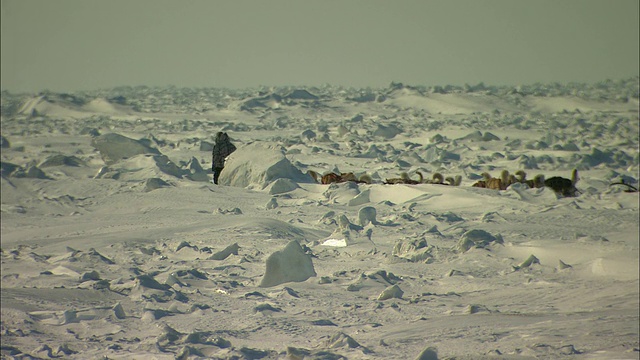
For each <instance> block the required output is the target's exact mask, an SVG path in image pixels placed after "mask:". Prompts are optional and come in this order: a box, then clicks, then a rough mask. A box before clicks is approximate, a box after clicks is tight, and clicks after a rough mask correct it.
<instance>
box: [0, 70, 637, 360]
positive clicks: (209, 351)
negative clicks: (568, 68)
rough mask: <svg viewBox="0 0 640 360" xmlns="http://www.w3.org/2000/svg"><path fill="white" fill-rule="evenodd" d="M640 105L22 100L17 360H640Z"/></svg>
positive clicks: (8, 192)
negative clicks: (222, 152)
mask: <svg viewBox="0 0 640 360" xmlns="http://www.w3.org/2000/svg"><path fill="white" fill-rule="evenodd" d="M638 93H639V91H638V78H637V77H636V78H632V79H628V80H621V81H603V82H601V83H598V84H591V85H589V84H549V85H547V84H534V85H527V86H518V87H493V86H488V85H484V84H478V85H477V86H465V87H455V86H445V87H440V86H437V87H430V88H427V87H416V86H406V85H402V84H395V83H393V84H391V85H390V86H389V87H387V88H384V89H350V88H338V87H332V86H326V87H322V88H316V87H309V88H256V89H246V90H226V89H180V88H149V87H136V88H132V87H122V88H115V89H108V90H100V91H94V92H84V93H74V94H56V93H42V94H37V95H36V94H20V95H16V94H10V93H6V92H3V93H2V122H1V123H2V138H3V139H2V189H1V190H2V193H1V194H2V213H1V215H2V222H1V223H2V224H1V226H2V234H1V235H2V238H1V248H2V257H1V259H2V260H1V273H2V274H1V276H2V287H1V289H2V293H1V295H2V312H1V315H2V316H1V334H0V335H1V339H2V349H1V351H2V358H3V359H4V358H8V359H9V358H18V359H25V358H45V359H46V358H55V357H58V358H69V359H93V358H109V359H150V358H154V359H175V358H179V359H196V358H216V359H285V358H286V359H341V358H348V359H370V358H379V359H416V358H419V359H435V358H439V359H447V358H455V359H529V358H548V359H558V358H565V357H567V358H588V359H638V358H639V357H640V352H639V351H640V344H639V334H640V331H639V328H638V327H639V321H640V317H639V295H640V293H639V288H638V286H639V275H638V271H639V263H638V258H639V245H638V242H639V220H638V216H639V213H638V208H639V203H638V193H637V192H627V191H625V190H627V187H625V186H622V185H611V184H612V183H616V182H620V181H621V180H624V181H625V182H626V183H628V184H630V185H632V186H635V187H636V188H637V187H638V178H639V176H638V171H639V163H640V157H639V152H638V143H639V136H638V134H639V103H638ZM218 131H225V132H227V133H228V134H229V135H230V137H231V139H232V142H233V143H234V144H235V145H236V146H237V147H238V150H237V151H236V152H235V153H234V154H232V155H231V156H230V157H229V159H228V163H227V167H226V168H225V170H224V171H223V173H222V175H221V178H220V182H221V185H219V186H216V185H214V184H212V183H211V182H210V180H211V171H210V168H211V153H210V152H211V145H212V144H213V137H214V136H215V133H216V132H218ZM574 168H575V169H578V172H579V181H578V182H577V188H578V189H579V190H580V194H579V195H578V196H577V197H572V198H563V197H559V196H557V195H556V194H555V193H554V192H553V191H552V190H551V189H550V188H534V189H529V188H528V187H527V186H525V185H524V184H514V185H512V186H510V187H509V188H508V189H507V190H504V191H498V190H491V189H482V188H477V187H472V184H474V183H475V182H476V181H478V180H480V179H481V178H482V175H481V174H482V173H483V172H489V173H490V174H491V175H493V176H496V177H497V176H498V175H499V174H500V172H501V171H502V170H508V171H509V172H511V173H515V172H516V171H517V170H524V171H526V173H527V176H528V178H533V177H534V176H535V175H538V174H543V175H544V176H545V177H546V178H549V177H552V176H562V177H566V178H569V177H570V176H571V172H572V170H573V169H574ZM309 170H313V171H316V172H318V173H320V174H323V173H326V172H329V171H333V172H337V173H339V172H354V173H355V174H356V175H357V176H360V175H362V174H368V175H370V176H371V178H372V179H373V183H371V184H362V183H360V184H356V183H354V182H347V183H340V184H332V185H322V184H318V183H315V182H314V181H313V179H312V178H311V177H310V176H309V175H307V171H309ZM403 172H406V173H407V174H408V175H409V176H410V177H411V178H413V179H417V178H418V175H417V172H420V173H422V174H423V175H424V177H425V179H431V176H432V175H433V174H434V173H436V172H440V173H442V174H443V175H445V176H452V177H453V176H456V175H461V176H462V179H463V180H462V184H461V185H460V186H443V185H434V184H426V183H424V184H417V185H404V184H398V185H385V184H383V182H384V181H385V179H388V178H397V177H399V176H400V175H401V173H403ZM436 354H437V355H436Z"/></svg>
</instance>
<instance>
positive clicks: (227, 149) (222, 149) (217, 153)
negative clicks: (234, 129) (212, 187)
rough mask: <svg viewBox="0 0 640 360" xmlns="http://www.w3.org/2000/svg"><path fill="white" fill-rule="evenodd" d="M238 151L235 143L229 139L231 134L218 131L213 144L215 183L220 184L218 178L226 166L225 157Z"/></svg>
mask: <svg viewBox="0 0 640 360" xmlns="http://www.w3.org/2000/svg"><path fill="white" fill-rule="evenodd" d="M234 151H236V147H235V145H233V144H232V143H231V140H229V135H227V133H226V132H222V131H220V132H218V133H217V134H216V143H215V145H213V151H212V155H213V162H212V164H211V170H213V183H214V184H218V178H219V177H220V172H221V171H222V169H223V168H224V161H225V158H226V157H227V156H229V155H231V153H232V152H234Z"/></svg>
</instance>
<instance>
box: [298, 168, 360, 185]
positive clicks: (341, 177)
mask: <svg viewBox="0 0 640 360" xmlns="http://www.w3.org/2000/svg"><path fill="white" fill-rule="evenodd" d="M307 174H309V176H311V177H312V178H313V179H314V180H315V181H316V182H317V183H320V184H323V185H329V184H333V183H342V182H347V181H353V182H355V183H364V184H371V182H372V178H371V176H369V175H367V174H362V175H360V177H359V178H356V176H355V174H354V173H352V172H348V173H342V174H336V173H334V172H330V173H326V174H324V175H322V176H320V174H318V173H317V172H315V171H313V170H308V171H307Z"/></svg>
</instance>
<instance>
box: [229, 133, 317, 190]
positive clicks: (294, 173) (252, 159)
mask: <svg viewBox="0 0 640 360" xmlns="http://www.w3.org/2000/svg"><path fill="white" fill-rule="evenodd" d="M277 179H290V180H292V181H294V182H309V181H310V177H309V176H307V175H305V174H303V173H302V172H301V171H300V170H299V169H298V168H296V167H295V166H293V164H291V162H290V161H289V160H288V159H287V158H286V157H285V155H284V149H282V148H281V147H279V146H274V145H271V146H269V145H266V144H261V143H253V144H249V145H247V146H243V147H241V148H238V150H236V151H235V152H234V153H233V154H231V155H230V156H229V158H228V159H227V162H226V164H225V167H224V170H223V171H222V172H221V173H220V178H219V179H218V182H219V184H220V185H228V186H235V187H242V188H246V187H249V186H251V187H256V188H259V189H260V190H262V189H264V188H266V187H267V186H268V185H269V184H270V183H271V182H272V181H275V180H277Z"/></svg>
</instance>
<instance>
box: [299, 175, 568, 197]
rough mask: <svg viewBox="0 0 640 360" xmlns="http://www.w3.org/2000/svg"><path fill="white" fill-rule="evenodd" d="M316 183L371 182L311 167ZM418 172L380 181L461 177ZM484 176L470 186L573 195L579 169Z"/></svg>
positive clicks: (446, 181)
mask: <svg viewBox="0 0 640 360" xmlns="http://www.w3.org/2000/svg"><path fill="white" fill-rule="evenodd" d="M307 173H308V174H309V175H310V176H311V177H312V178H313V179H314V180H315V181H316V182H318V183H320V184H332V183H341V182H347V181H353V182H356V183H365V184H371V183H373V179H372V178H371V176H369V175H367V174H362V175H360V176H359V177H356V175H355V174H354V173H352V172H348V173H341V174H336V173H333V172H329V173H326V174H324V175H320V174H318V173H317V172H315V171H313V170H309V171H308V172H307ZM415 173H416V175H418V179H415V180H414V179H412V178H410V177H409V174H408V173H406V172H402V173H401V174H400V177H398V178H390V179H385V181H384V182H383V184H387V185H394V184H408V185H416V184H435V185H449V186H460V184H461V183H462V176H460V175H456V176H455V177H452V176H447V177H446V178H445V177H444V176H443V175H442V174H441V173H438V172H436V173H434V174H433V176H432V178H431V179H425V178H424V176H423V175H422V173H421V172H420V171H416V172H415ZM482 177H483V179H482V180H480V181H477V182H476V183H474V184H473V185H472V186H473V187H479V188H487V189H494V190H506V189H507V188H508V187H509V186H511V185H512V184H515V183H520V184H526V185H527V186H528V187H529V188H542V187H548V188H551V189H552V190H553V191H555V192H556V193H557V194H559V195H562V196H566V197H572V196H576V195H577V194H578V193H579V192H580V191H579V190H578V189H577V188H576V183H577V182H578V180H579V178H578V170H577V169H573V172H572V173H571V179H567V178H563V177H560V176H554V177H551V178H548V179H545V177H544V175H542V174H538V175H536V176H535V177H534V178H533V179H527V174H526V172H524V170H518V171H516V173H515V174H510V173H509V171H508V170H503V171H502V173H501V174H500V177H499V178H494V177H492V176H491V175H490V174H489V173H487V172H485V173H483V174H482Z"/></svg>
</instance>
